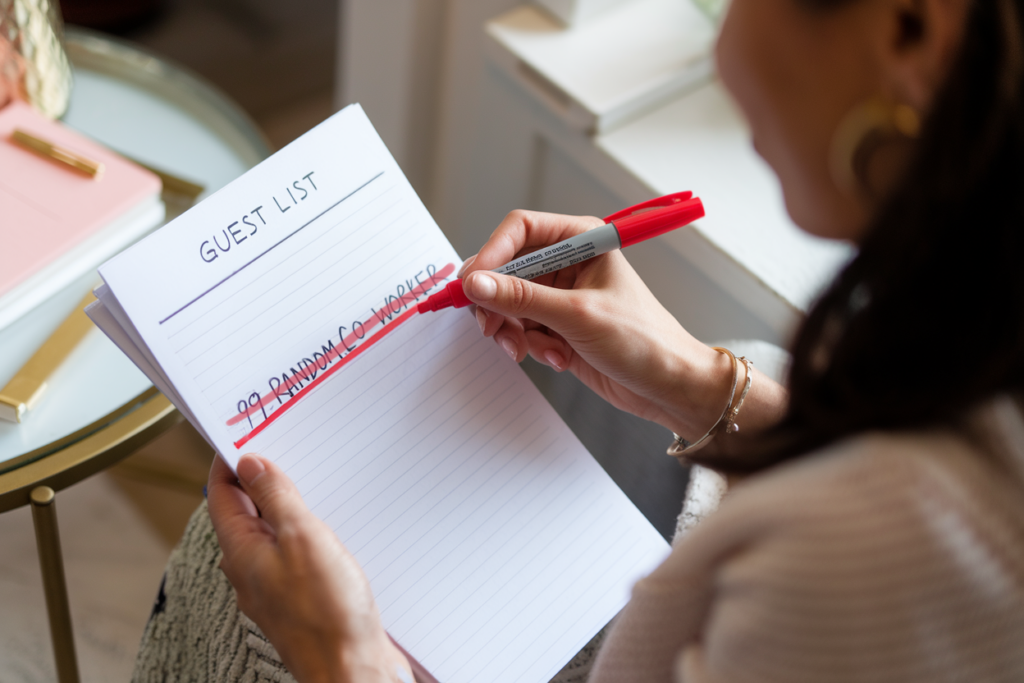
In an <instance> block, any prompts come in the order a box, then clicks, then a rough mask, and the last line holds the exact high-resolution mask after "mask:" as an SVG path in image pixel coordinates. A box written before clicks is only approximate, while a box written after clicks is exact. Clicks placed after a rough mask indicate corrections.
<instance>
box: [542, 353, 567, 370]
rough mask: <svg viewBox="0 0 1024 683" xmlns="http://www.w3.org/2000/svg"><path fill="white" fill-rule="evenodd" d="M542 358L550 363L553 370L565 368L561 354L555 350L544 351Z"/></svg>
mask: <svg viewBox="0 0 1024 683" xmlns="http://www.w3.org/2000/svg"><path fill="white" fill-rule="evenodd" d="M544 360H546V361H547V362H548V363H550V364H551V365H552V367H554V368H555V370H558V371H559V372H561V371H562V370H565V359H564V358H562V354H560V353H557V352H555V351H545V352H544Z"/></svg>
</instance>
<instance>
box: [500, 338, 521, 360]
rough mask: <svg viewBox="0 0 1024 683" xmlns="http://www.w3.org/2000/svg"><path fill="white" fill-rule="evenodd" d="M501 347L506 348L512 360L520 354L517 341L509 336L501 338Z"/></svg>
mask: <svg viewBox="0 0 1024 683" xmlns="http://www.w3.org/2000/svg"><path fill="white" fill-rule="evenodd" d="M501 348H503V349H505V353H507V354H508V355H509V357H510V358H511V359H512V360H515V359H516V357H517V356H518V355H519V351H518V349H516V345H515V343H514V342H513V341H512V340H511V339H509V338H508V337H506V338H505V339H502V340H501Z"/></svg>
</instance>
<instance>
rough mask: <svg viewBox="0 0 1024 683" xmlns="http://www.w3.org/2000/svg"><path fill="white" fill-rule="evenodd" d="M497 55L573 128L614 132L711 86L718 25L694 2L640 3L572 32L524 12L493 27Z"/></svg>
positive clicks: (544, 15)
mask: <svg viewBox="0 0 1024 683" xmlns="http://www.w3.org/2000/svg"><path fill="white" fill-rule="evenodd" d="M487 34H488V35H489V36H490V37H491V38H492V39H493V40H492V41H489V42H490V45H489V49H490V52H491V54H490V57H491V58H492V60H493V62H494V63H495V64H497V65H498V66H499V67H501V68H502V69H504V70H505V71H507V72H508V74H509V75H510V76H511V77H512V78H514V79H516V80H518V81H519V82H521V83H522V84H524V85H525V86H526V87H527V88H530V89H531V90H532V91H533V92H534V94H536V95H537V96H539V98H540V99H541V100H542V101H544V102H545V103H546V104H547V105H548V106H549V107H551V108H552V109H553V110H554V111H555V113H556V114H558V115H559V116H560V117H562V118H563V119H564V120H565V121H566V122H567V123H568V124H569V125H570V126H572V127H574V128H576V129H578V130H583V131H585V132H588V133H602V132H608V131H611V130H613V129H614V128H616V127H617V126H620V125H622V124H624V123H626V122H628V121H630V120H631V119H634V118H636V117H637V116H640V115H642V114H644V113H645V112H648V111H650V110H652V109H655V108H657V107H659V106H661V105H662V104H664V103H666V102H668V101H671V100H672V99H674V98H676V97H678V96H679V95H680V94H682V93H684V92H686V91H687V90H688V89H691V88H693V87H695V86H696V85H699V84H700V83H703V82H705V81H706V80H707V79H708V78H709V76H710V73H711V60H710V52H711V45H712V42H713V40H714V27H713V26H712V25H711V23H710V21H709V20H708V19H707V17H706V16H704V15H703V14H702V13H701V12H700V10H698V9H697V8H696V6H694V4H693V2H692V0H635V1H634V2H630V3H627V4H624V5H623V6H621V7H618V8H615V9H613V10H609V11H608V12H606V13H605V14H603V15H601V16H600V17H597V18H594V19H593V20H591V21H590V22H588V23H586V24H584V25H581V26H576V27H573V28H566V27H565V26H564V25H562V24H561V23H559V22H558V21H557V20H556V19H554V18H553V17H552V16H550V15H549V14H547V13H546V12H544V11H543V10H541V9H539V8H537V7H533V6H530V5H524V6H522V7H518V8H516V9H514V10H512V11H511V12H508V13H507V14H504V15H502V16H500V17H498V18H496V19H494V20H492V21H490V22H488V23H487Z"/></svg>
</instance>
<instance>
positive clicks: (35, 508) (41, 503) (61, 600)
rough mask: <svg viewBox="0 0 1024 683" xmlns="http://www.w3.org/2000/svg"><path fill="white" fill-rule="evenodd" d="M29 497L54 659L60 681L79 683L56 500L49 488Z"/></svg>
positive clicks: (36, 489) (37, 491) (44, 488)
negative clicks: (58, 529)
mask: <svg viewBox="0 0 1024 683" xmlns="http://www.w3.org/2000/svg"><path fill="white" fill-rule="evenodd" d="M30 497H31V499H32V521H33V523H34V524H35V528H36V547H37V548H38V549H39V565H40V567H41V569H42V571H43V590H44V591H45V593H46V611H47V612H48V613H49V617H50V635H51V637H52V638H53V656H54V659H55V660H56V662H57V680H58V681H59V682H60V683H79V680H78V658H77V657H76V655H75V638H74V635H73V634H72V632H71V608H70V606H69V605H68V589H67V585H66V583H65V581H64V560H63V558H62V557H61V552H60V534H59V533H58V531H57V508H56V503H55V500H54V497H55V496H54V493H53V489H51V488H50V487H49V486H39V487H37V488H34V489H32V493H31V496H30Z"/></svg>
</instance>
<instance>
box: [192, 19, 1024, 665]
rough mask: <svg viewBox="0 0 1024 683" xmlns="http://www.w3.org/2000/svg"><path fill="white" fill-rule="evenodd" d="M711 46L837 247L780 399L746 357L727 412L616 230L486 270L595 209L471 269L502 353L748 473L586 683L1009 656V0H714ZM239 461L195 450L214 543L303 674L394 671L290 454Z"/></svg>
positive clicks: (1013, 406) (1012, 611)
mask: <svg viewBox="0 0 1024 683" xmlns="http://www.w3.org/2000/svg"><path fill="white" fill-rule="evenodd" d="M718 59H719V67H720V72H721V78H722V80H723V82H724V83H725V85H726V86H727V87H728V88H729V90H730V91H731V92H732V94H733V95H734V96H735V98H736V100H737V102H738V103H739V105H740V107H741V108H742V109H743V111H744V113H745V114H746V115H747V117H748V118H749V120H750V124H751V128H752V130H753V137H754V144H755V146H756V148H757V150H758V151H759V152H760V154H761V155H762V156H763V157H764V158H765V159H766V160H767V161H768V163H769V164H770V165H771V166H772V167H773V168H774V170H775V171H776V173H777V174H778V176H779V178H780V180H781V182H782V187H783V190H784V193H785V198H786V203H787V207H788V210H789V212H790V214H791V215H792V217H793V219H794V220H795V221H796V223H797V224H798V225H800V226H801V227H802V228H803V229H804V230H806V231H808V232H810V233H813V234H815V235H820V236H823V237H829V238H833V239H841V240H849V241H852V242H855V243H856V244H858V245H859V248H860V252H859V255H858V256H857V258H856V259H855V260H854V261H853V262H852V263H851V264H850V265H849V266H848V267H847V268H846V269H845V270H844V271H843V272H842V273H841V274H840V276H839V277H838V279H837V280H836V281H835V283H833V285H832V286H831V288H830V289H829V290H828V291H827V292H826V293H825V294H824V295H823V296H822V298H821V300H820V301H818V302H817V304H816V305H815V306H814V309H813V310H812V311H811V313H810V315H809V316H808V318H807V320H806V322H805V324H804V325H803V328H802V329H801V330H800V332H799V335H798V337H797V339H796V343H795V346H794V364H793V369H792V372H791V378H790V387H789V393H788V394H787V392H786V391H785V390H783V389H782V388H781V387H779V386H778V385H776V384H774V383H772V382H771V381H769V380H768V379H767V378H765V377H763V376H761V375H758V374H756V373H754V374H753V375H752V377H751V389H750V392H749V395H748V396H747V397H746V400H745V401H744V402H743V405H742V407H741V413H740V415H739V417H738V424H740V425H741V426H742V431H741V432H740V433H739V434H735V433H730V431H729V430H725V429H723V426H724V423H723V420H722V408H723V402H724V401H725V400H726V398H729V390H730V387H731V386H732V385H733V383H734V382H736V381H737V380H739V382H741V383H742V382H743V381H744V379H745V378H744V375H745V371H744V368H742V367H740V368H739V372H738V373H737V374H738V376H737V374H734V372H735V371H734V367H735V366H734V365H733V363H732V362H731V360H730V359H729V358H728V357H727V356H725V355H723V354H721V353H718V352H717V351H714V350H712V349H709V348H707V347H705V346H703V345H701V344H700V343H699V342H697V341H696V340H695V339H693V338H692V337H691V336H690V335H688V334H687V333H686V332H685V331H684V330H683V329H682V328H681V327H680V326H679V324H678V323H677V322H676V321H675V320H674V319H673V318H672V316H670V315H669V314H668V313H667V312H666V311H665V310H664V309H663V308H661V306H660V305H659V304H658V303H657V302H656V301H655V300H654V299H653V297H652V296H651V294H650V293H649V292H648V290H647V289H646V288H645V287H644V285H643V283H642V282H641V281H640V280H639V278H638V277H637V276H636V274H635V273H634V272H633V271H632V270H631V269H630V267H629V266H628V264H627V263H626V261H625V259H624V258H623V257H622V256H621V254H618V253H613V254H608V255H606V256H603V257H600V258H598V259H594V260H592V261H589V262H587V263H586V264H583V265H581V266H579V267H576V268H575V269H573V270H563V271H560V272H559V273H557V274H556V275H554V276H549V277H548V279H546V280H542V281H539V282H534V283H526V282H522V281H516V280H511V279H509V278H506V277H501V276H496V275H493V274H491V273H488V272H486V271H487V270H488V269H491V268H494V267H496V266H498V265H500V264H502V263H504V262H506V261H508V260H510V259H511V258H512V257H513V255H515V254H517V253H522V252H527V251H530V250H532V249H536V248H538V247H540V246H543V245H546V244H550V243H553V242H556V241H558V240H560V239H562V238H564V237H565V236H567V235H569V234H574V233H577V232H579V231H582V230H585V229H587V228H588V227H591V226H593V225H596V224H597V223H598V222H599V221H597V220H596V219H586V218H571V217H565V216H551V215H542V214H531V213H514V214H512V215H510V216H509V217H508V218H507V219H506V220H505V221H504V222H503V223H502V225H501V226H499V228H498V229H497V231H496V232H495V233H494V235H493V236H492V238H491V240H490V241H489V242H488V243H487V245H486V246H484V248H483V249H482V250H481V252H480V253H479V254H478V255H477V256H476V257H475V258H474V259H472V260H471V261H470V262H469V263H468V264H467V266H466V268H465V274H466V284H467V293H468V294H469V296H470V298H472V299H473V300H474V301H475V302H476V303H477V304H478V310H477V317H478V320H479V322H480V325H481V328H482V329H483V332H484V334H485V335H487V336H492V337H494V338H495V340H496V341H497V342H498V343H499V344H501V346H502V347H503V348H505V349H506V350H507V351H508V353H509V354H510V355H512V356H513V357H515V358H516V360H522V359H523V358H524V357H525V356H526V355H527V354H530V355H532V356H533V357H534V358H536V359H537V360H539V361H540V362H542V363H545V364H547V365H549V366H550V367H552V368H553V369H554V370H556V371H559V372H561V371H565V370H568V371H571V372H573V373H574V374H576V375H577V376H579V377H580V378H581V379H582V380H583V381H584V382H585V383H587V384H588V385H589V386H590V387H591V388H592V389H594V390H595V391H596V392H598V393H599V394H600V395H601V396H603V397H604V398H606V399H607V400H609V401H610V402H612V403H613V404H615V405H616V406H618V407H620V408H623V409H625V410H628V411H630V412H633V413H635V414H637V415H640V416H641V417H644V418H647V419H649V420H654V421H656V422H659V423H660V424H662V425H665V426H667V427H669V428H670V429H672V430H673V431H674V432H676V433H677V434H678V435H680V436H681V437H682V438H681V439H680V440H679V441H678V442H677V443H676V444H675V446H674V447H675V448H676V449H677V450H678V451H682V455H683V457H685V458H688V459H690V460H692V461H694V462H698V463H702V464H706V465H708V466H711V467H714V468H717V469H720V470H723V471H726V472H729V473H733V474H744V475H749V476H747V477H746V478H745V480H744V481H743V482H742V483H741V484H739V485H738V486H735V487H734V490H733V491H732V492H731V493H730V495H729V497H728V498H727V499H726V501H725V502H724V504H723V505H722V507H721V509H720V510H719V511H718V512H716V513H715V514H714V515H713V516H711V517H710V518H709V519H708V520H706V521H705V522H704V523H703V524H701V525H700V526H699V527H698V528H697V529H696V530H695V531H693V532H692V533H691V534H690V535H689V536H688V537H687V538H685V539H684V540H683V541H682V542H681V543H679V544H677V546H676V547H675V549H674V550H673V553H672V555H671V556H670V557H669V558H668V559H667V560H666V561H665V563H664V564H663V565H662V566H661V567H659V568H658V569H656V570H655V571H654V572H653V573H652V574H651V575H650V576H649V577H648V578H646V579H644V580H642V581H640V582H639V583H638V584H637V586H636V589H635V590H634V594H633V599H632V601H631V602H630V604H629V605H628V606H627V607H626V609H625V610H624V612H623V613H622V614H621V615H620V617H619V618H618V620H617V622H616V624H615V626H614V628H613V630H612V632H611V634H610V635H609V637H608V640H607V641H606V643H605V645H604V647H603V649H602V652H601V654H600V656H599V658H598V662H597V664H596V666H595V668H594V671H593V673H592V680H593V681H600V682H603V681H627V680H628V681H633V680H636V681H640V680H644V681H656V680H672V679H673V678H674V679H675V680H678V681H688V682H689V681H748V680H751V681H752V680H757V681H773V680H779V681H783V680H785V681H812V680H813V681H819V680H826V679H827V680H833V681H834V680H843V681H846V680H848V681H869V680H870V681H885V680H893V681H896V680H899V681H926V680H927V681H953V680H957V681H959V680H1006V681H1010V680H1016V681H1020V680H1024V495H1022V494H1024V420H1022V418H1021V412H1020V405H1019V403H1018V400H1019V398H1020V394H1021V390H1022V389H1024V315H1022V314H1024V270H1022V269H1021V268H1020V267H1019V266H1018V265H1017V260H1018V258H1019V255H1020V254H1022V253H1024V225H1022V219H1024V200H1022V199H1021V197H1022V196H1024V194H1022V192H1021V190H1022V189H1024V185H1022V181H1024V109H1022V106H1021V104H1022V102H1024V93H1022V87H1024V2H1022V1H1021V0H735V1H734V2H733V4H732V7H731V9H730V12H729V14H728V17H727V18H726V21H725V23H724V26H723V29H722V35H721V38H720V41H719V44H718ZM733 398H735V397H733ZM730 400H731V399H730ZM731 405H732V406H734V407H735V406H737V402H736V401H735V400H731ZM709 428H710V429H711V434H712V437H713V440H711V442H710V444H709V445H707V447H706V448H703V449H701V450H699V452H698V451H697V449H696V448H694V447H692V446H691V444H693V443H695V442H699V441H700V439H701V437H702V436H703V435H704V434H705V433H706V432H708V430H709ZM707 443H708V442H707V441H706V440H705V441H704V442H703V443H702V445H704V444H707ZM238 479H239V480H240V483H238V482H236V480H235V477H234V475H233V474H232V473H231V472H230V471H228V470H227V468H226V467H225V466H223V465H217V466H215V467H214V470H213V472H212V473H211V481H210V488H209V508H210V514H211V516H212V518H213V522H214V525H215V527H216V530H217V535H218V538H219V540H220V543H221V546H222V548H223V551H224V561H223V565H222V566H223V569H224V571H225V573H226V574H227V576H228V578H229V579H230V580H231V582H232V584H233V585H234V586H235V588H236V589H237V592H238V601H239V605H240V606H241V608H242V609H243V610H244V611H245V613H246V614H248V615H249V616H250V617H251V618H252V619H253V620H255V622H256V623H258V624H259V625H260V627H261V628H262V629H263V631H264V632H265V633H266V635H267V636H268V637H269V639H270V641H271V642H272V643H273V644H274V645H275V647H276V648H277V650H278V652H279V653H280V655H281V656H282V658H283V659H284V662H285V663H286V664H287V665H288V667H289V669H290V670H291V672H292V673H293V674H294V676H295V677H296V679H297V680H299V681H320V680H341V681H349V680H351V681H356V680H358V681H377V680H380V681H394V680H408V677H409V675H410V672H409V668H408V663H407V662H406V661H405V659H404V657H403V656H402V655H401V653H400V652H398V651H397V650H396V649H395V648H394V647H393V646H392V645H391V644H390V643H389V641H388V640H387V637H386V635H385V633H384V630H383V628H382V627H381V624H380V620H379V617H378V615H377V612H376V608H375V606H374V602H373V596H372V595H371V594H370V591H369V589H368V587H367V584H366V581H365V579H364V578H363V575H362V572H361V570H360V569H359V567H358V565H357V564H356V563H355V561H354V560H353V559H352V557H351V556H350V555H349V554H348V553H347V551H346V550H345V549H344V547H343V546H342V545H341V544H340V543H339V542H338V541H337V540H336V539H335V537H334V535H333V533H332V532H331V531H330V530H329V529H327V527H326V526H324V525H323V524H322V523H320V522H319V521H317V520H316V519H315V518H313V517H312V515H311V514H310V513H309V512H308V510H307V509H306V508H305V507H304V505H303V503H302V501H301V498H300V497H299V495H298V494H297V492H296V490H295V488H294V487H293V486H292V485H291V483H290V482H289V481H288V480H287V478H286V477H284V475H283V474H282V473H281V472H280V470H279V469H278V468H276V467H275V466H274V465H273V464H271V463H269V462H268V461H265V460H262V459H260V458H258V457H255V456H247V457H245V458H243V459H242V460H241V461H240V463H239V466H238ZM257 509H258V510H259V511H260V512H261V513H262V518H261V517H258V516H257V515H256V510H257ZM339 568H340V569H339Z"/></svg>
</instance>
